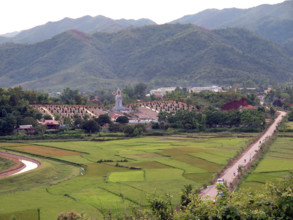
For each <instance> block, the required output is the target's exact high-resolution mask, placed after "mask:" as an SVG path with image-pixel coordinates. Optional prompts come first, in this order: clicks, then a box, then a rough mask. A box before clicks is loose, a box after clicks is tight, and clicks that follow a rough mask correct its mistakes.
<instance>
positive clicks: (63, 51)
mask: <svg viewBox="0 0 293 220" xmlns="http://www.w3.org/2000/svg"><path fill="white" fill-rule="evenodd" d="M292 70H293V58H292V56H290V55H289V53H287V52H286V51H285V50H284V49H283V48H281V47H280V46H278V45H277V44H274V43H272V42H271V41H268V40H265V39H263V38H260V37H258V36H257V35H255V34H253V33H251V32H249V31H247V30H243V29H237V28H229V29H221V30H214V31H210V30H207V29H203V28H200V27H197V26H194V25H180V24H166V25H154V26H145V27H141V28H132V29H127V30H123V31H119V32H115V33H100V32H99V33H95V34H92V35H90V34H86V33H82V32H79V31H76V30H70V31H67V32H64V33H62V34H59V35H57V36H55V37H53V38H52V39H49V40H46V41H43V42H40V43H36V44H32V45H20V44H5V45H2V46H0V87H9V86H15V85H22V86H23V87H24V88H34V89H38V90H47V91H51V90H55V91H60V90H63V89H64V88H66V87H70V88H79V89H80V90H81V91H90V90H95V89H97V88H113V87H117V86H119V87H123V86H124V85H128V84H131V83H137V82H145V83H149V84H150V85H154V86H172V85H181V86H196V85H211V84H217V85H231V84H235V83H239V84H242V83H244V82H248V81H249V82H251V81H253V82H255V83H256V84H264V83H268V84H269V83H272V82H288V81H292V80H293V71H292Z"/></svg>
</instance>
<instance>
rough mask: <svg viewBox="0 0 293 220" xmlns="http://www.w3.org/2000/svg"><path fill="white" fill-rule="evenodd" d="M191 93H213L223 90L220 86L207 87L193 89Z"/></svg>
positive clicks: (190, 90)
mask: <svg viewBox="0 0 293 220" xmlns="http://www.w3.org/2000/svg"><path fill="white" fill-rule="evenodd" d="M188 91H189V92H202V91H211V92H222V91H223V89H222V88H221V87H219V86H205V87H192V88H190V89H188Z"/></svg>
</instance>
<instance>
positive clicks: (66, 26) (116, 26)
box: [0, 16, 156, 43]
mask: <svg viewBox="0 0 293 220" xmlns="http://www.w3.org/2000/svg"><path fill="white" fill-rule="evenodd" d="M153 24H156V23H155V22H153V21H151V20H149V19H139V20H126V19H120V20H113V19H110V18H107V17H104V16H96V17H91V16H84V17H81V18H77V19H72V18H64V19H62V20H60V21H56V22H48V23H47V24H44V25H40V26H37V27H34V28H31V29H28V30H24V31H21V32H20V33H18V34H17V35H15V36H13V37H6V36H5V37H6V38H0V43H4V42H14V43H36V42H40V41H43V40H47V39H50V38H51V37H53V36H55V35H57V34H60V33H62V32H64V31H67V30H71V29H76V30H79V31H82V32H86V33H94V32H98V31H99V32H114V31H119V30H123V29H125V28H130V27H141V26H145V25H153ZM8 36H9V35H8Z"/></svg>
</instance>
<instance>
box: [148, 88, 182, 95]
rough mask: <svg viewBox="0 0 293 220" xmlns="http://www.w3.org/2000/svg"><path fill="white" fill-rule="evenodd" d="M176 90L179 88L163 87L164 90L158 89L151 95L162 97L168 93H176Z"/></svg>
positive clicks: (152, 91)
mask: <svg viewBox="0 0 293 220" xmlns="http://www.w3.org/2000/svg"><path fill="white" fill-rule="evenodd" d="M176 88H177V87H162V88H158V89H153V90H151V91H150V94H151V95H156V96H159V97H162V96H164V95H165V94H166V93H167V92H172V91H175V89H176ZM180 89H181V88H180Z"/></svg>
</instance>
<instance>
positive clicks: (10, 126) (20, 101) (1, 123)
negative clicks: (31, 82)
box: [0, 87, 48, 135]
mask: <svg viewBox="0 0 293 220" xmlns="http://www.w3.org/2000/svg"><path fill="white" fill-rule="evenodd" d="M47 99H48V96H46V95H45V94H44V93H38V92H35V91H31V90H27V91H23V90H22V89H21V88H20V87H14V88H10V89H7V90H6V89H2V88H0V135H9V134H12V133H13V131H14V130H15V129H16V128H18V127H19V125H25V124H31V125H37V121H36V120H39V119H41V118H42V114H41V113H40V112H38V111H37V110H35V109H33V108H32V107H30V106H29V104H30V103H32V102H35V101H37V100H38V101H40V102H46V100H47Z"/></svg>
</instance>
